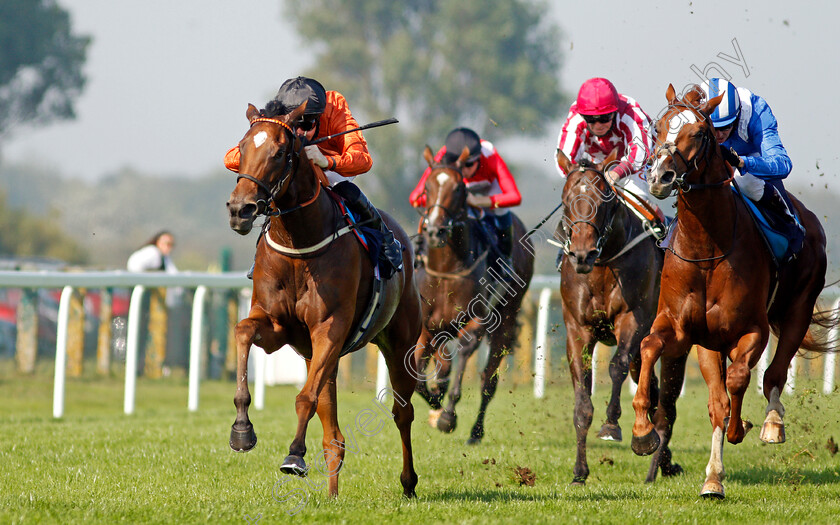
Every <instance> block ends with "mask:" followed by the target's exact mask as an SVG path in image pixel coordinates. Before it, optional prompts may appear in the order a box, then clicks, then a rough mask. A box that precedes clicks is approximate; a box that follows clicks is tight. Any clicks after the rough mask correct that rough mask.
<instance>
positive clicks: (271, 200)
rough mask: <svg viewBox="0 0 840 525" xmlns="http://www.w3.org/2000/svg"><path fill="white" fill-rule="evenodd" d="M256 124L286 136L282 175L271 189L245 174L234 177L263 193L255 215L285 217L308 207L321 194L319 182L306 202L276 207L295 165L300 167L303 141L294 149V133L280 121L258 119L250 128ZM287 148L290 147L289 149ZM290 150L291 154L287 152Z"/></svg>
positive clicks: (286, 187) (264, 118)
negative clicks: (277, 128)
mask: <svg viewBox="0 0 840 525" xmlns="http://www.w3.org/2000/svg"><path fill="white" fill-rule="evenodd" d="M258 122H270V123H272V124H277V125H279V126H280V127H281V128H283V131H284V132H285V134H286V139H287V142H286V144H285V147H284V148H283V155H284V156H285V157H286V161H285V165H284V167H283V173H282V175H281V176H280V180H278V181H277V183H276V184H274V186H273V187H269V186H268V185H267V184H266V183H264V182H263V181H261V180H259V179H257V178H256V177H253V176H251V175H248V174H247V173H239V174H238V176H237V177H236V182H239V180H240V179H247V180H249V181H251V182H253V183H254V184H256V185H257V187H258V188H260V190H262V191H263V192H265V194H266V198H265V199H257V215H266V216H268V217H277V216H280V215H286V214H287V213H291V212H293V211H297V210H299V209H301V208H304V207H306V206H309V205H310V204H312V203H313V202H315V200H316V199H317V198H318V195H320V194H321V184H320V182H319V183H318V184H317V186H316V188H315V195H313V196H312V198H310V199H309V200H307V201H306V202H303V203H300V204H297V205H295V206H292V207H291V208H286V209H280V207H279V206H278V205H277V194H278V193H279V192H280V191H281V190H283V191H285V190H286V189H288V186H289V184H290V183H291V180H292V175H293V174H294V173H295V169H294V168H295V164H297V165H300V154H301V151H303V148H304V146H305V145H306V144H305V142H304V141H303V140H301V141H300V147H298V148H297V149H294V148H293V146H294V142H295V133H294V131H293V130H292V128H291V126H289V125H288V124H286V123H285V122H283V121H282V120H279V119H275V118H269V117H258V118H255V119H253V120H252V121H251V127H253V126H254V124H256V123H258ZM289 146H292V148H290V147H289ZM290 149H291V152H290V151H289V150H290Z"/></svg>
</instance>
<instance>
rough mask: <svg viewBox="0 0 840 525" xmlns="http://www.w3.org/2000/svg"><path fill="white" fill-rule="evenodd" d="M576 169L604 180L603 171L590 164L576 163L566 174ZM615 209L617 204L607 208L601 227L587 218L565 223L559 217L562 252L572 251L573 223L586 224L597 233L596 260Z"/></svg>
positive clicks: (604, 241) (608, 231) (609, 228)
mask: <svg viewBox="0 0 840 525" xmlns="http://www.w3.org/2000/svg"><path fill="white" fill-rule="evenodd" d="M577 171H579V172H581V173H586V172H587V171H592V172H594V173H597V174H598V175H600V176H601V177H602V178H604V180H606V175H605V174H604V172H603V171H601V170H599V169H597V168H594V167H592V166H582V165H578V166H576V167H575V168H574V169H573V170H571V171H570V172H569V173H568V175H567V176H571V175H572V174H573V173H575V172H577ZM582 180H584V179H583V177H581V178H580V179H578V183H580V181H582ZM607 185H608V186H609V188H610V190H611V191H614V190H612V186H610V185H609V184H607ZM613 196H615V194H614V193H613ZM601 200H602V202H604V199H601ZM611 200H615V199H611ZM566 209H569V207H568V206H566ZM617 209H618V207H617V206H612V207H610V208H609V209H608V210H607V217H606V219H604V224H603V226H602V227H599V226H598V225H596V224H595V223H594V222H592V221H589V220H585V219H580V220H576V221H573V222H571V223H570V224H567V223H566V221H565V220H563V219H561V222H563V226H564V227H563V233H564V234H565V236H566V240H565V241H564V242H563V244H562V246H561V248H562V249H563V253H565V254H566V255H571V253H572V252H571V246H572V228H574V227H575V225H577V224H586V225H588V226H591V227H592V229H594V230H595V232H596V233H597V234H598V239H597V240H596V241H595V251H596V252H597V253H598V255H597V256H596V260H597V258H598V257H600V256H601V251H602V250H603V249H604V245H605V244H606V242H607V240H608V239H609V238H610V234H612V228H613V221H614V220H615V216H616V210H617ZM564 219H565V216H564Z"/></svg>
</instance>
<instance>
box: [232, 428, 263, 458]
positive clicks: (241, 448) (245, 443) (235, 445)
mask: <svg viewBox="0 0 840 525" xmlns="http://www.w3.org/2000/svg"><path fill="white" fill-rule="evenodd" d="M255 446H257V434H256V433H255V432H254V425H251V424H249V425H248V426H247V427H246V428H245V430H237V429H236V427H235V425H232V426H231V427H230V448H232V449H233V450H234V451H235V452H248V451H249V450H251V449H252V448H254V447H255Z"/></svg>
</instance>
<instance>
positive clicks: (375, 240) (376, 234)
mask: <svg viewBox="0 0 840 525" xmlns="http://www.w3.org/2000/svg"><path fill="white" fill-rule="evenodd" d="M344 211H345V213H346V217H347V222H348V223H350V224H352V225H353V226H355V234H356V239H358V240H359V243H360V244H361V245H362V246H363V247H364V248H365V251H366V252H367V253H368V256H369V257H370V260H371V262H372V263H373V264H374V266H379V275H385V274H384V273H383V270H385V269H384V268H383V267H382V265H383V264H390V263H388V262H387V261H383V260H381V259H380V257H379V255H380V253H381V252H382V243H383V240H384V235H383V234H382V232H381V231H379V230H377V229H374V228H369V227H367V226H359V225H358V224H359V218H358V217H356V215H355V214H354V213H353V212H352V211H350V208H348V207H347V206H346V205H345V206H344Z"/></svg>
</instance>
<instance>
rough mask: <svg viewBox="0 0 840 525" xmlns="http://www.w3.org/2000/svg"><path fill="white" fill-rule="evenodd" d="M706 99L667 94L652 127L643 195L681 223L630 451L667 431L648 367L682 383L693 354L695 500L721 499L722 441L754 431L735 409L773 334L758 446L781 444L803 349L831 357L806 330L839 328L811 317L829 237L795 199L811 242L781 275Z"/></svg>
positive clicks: (646, 352)
mask: <svg viewBox="0 0 840 525" xmlns="http://www.w3.org/2000/svg"><path fill="white" fill-rule="evenodd" d="M702 96H703V95H702V92H701V91H700V90H699V89H693V90H690V91H689V92H688V93H687V94H686V95H685V96H684V97H683V98H682V99H678V98H677V96H676V92H675V91H674V87H673V86H668V90H667V92H666V98H667V100H668V106H669V107H668V108H667V111H666V112H665V114H664V116H663V117H662V118H661V119H659V121H658V122H657V123H656V136H657V139H658V144H659V145H658V146H657V148H656V151H655V152H654V154H653V157H652V159H651V161H652V167H651V171H650V174H649V176H648V184H649V186H650V190H651V193H652V194H653V195H654V196H656V197H658V198H664V197H666V196H668V195H669V194H671V193H672V192H673V191H676V192H677V194H678V198H677V219H678V220H677V225H676V229H675V231H674V233H673V236H672V239H671V243H670V247H669V250H668V252H667V253H666V255H665V264H664V267H663V270H662V284H661V289H662V291H661V293H660V296H659V306H658V311H657V314H656V319H655V320H654V322H653V327H652V329H651V332H650V335H648V336H647V337H646V338H645V339H644V340H643V341H642V348H641V354H642V370H641V374H640V378H639V388H638V390H637V391H636V396H635V398H634V399H633V408H634V409H635V411H636V420H635V423H634V425H633V442H632V448H633V450H634V452H636V453H637V454H650V453H652V452H654V451H656V449H657V446H658V445H659V442H660V436H661V434H662V433H663V431H664V429H665V428H666V427H667V426H668V425H671V424H672V423H673V422H672V421H666V420H665V418H664V417H661V416H664V415H666V413H670V412H671V411H672V410H673V408H672V407H668V408H667V410H666V411H663V410H662V403H663V401H664V400H663V398H662V396H660V409H658V410H657V411H656V412H655V415H654V418H653V422H652V423H651V421H650V420H649V419H648V411H649V409H650V398H649V395H648V393H649V391H650V384H651V374H652V371H653V366H654V364H655V362H656V361H657V360H658V359H659V358H662V360H663V362H662V366H663V371H662V375H663V379H665V377H667V374H669V373H676V374H678V375H679V377H680V378H681V377H682V374H683V372H682V371H681V369H682V367H684V365H685V359H686V356H687V355H688V353H689V351H690V350H691V347H692V345H695V344H696V345H697V357H698V360H699V363H700V370H701V372H702V374H703V377H704V379H705V380H706V384H707V385H708V387H709V418H710V420H711V424H712V429H713V433H712V447H711V456H710V459H709V463H708V466H707V467H706V480H705V482H704V485H703V489H702V491H701V493H700V494H701V495H702V496H704V497H714V498H723V497H724V490H723V483H722V481H723V477H724V468H723V437H724V434H725V435H726V439H727V440H728V441H729V442H730V443H733V444H735V443H740V442H741V441H742V440H743V439H744V436H745V434H746V433H747V431H748V430H749V429H750V428H751V427H752V425H751V424H750V423H749V422H746V421H742V419H741V409H742V404H743V398H744V394H745V392H746V391H747V387H748V385H749V382H750V370H751V369H752V368H753V367H754V366H755V365H756V363H757V362H758V360H759V358H760V356H761V354H762V352H763V351H764V348H765V346H766V344H767V338H768V335H769V331H770V330H771V329H772V330H773V332H774V333H775V334H777V335H778V341H779V342H778V346H777V347H776V353H775V355H774V357H773V360H772V362H771V364H770V367H769V368H768V370H767V372H766V373H765V375H764V385H763V386H764V396H765V397H766V398H767V402H768V405H767V411H766V418H765V420H764V424H763V427H762V430H761V435H760V438H761V440H762V441H764V442H766V443H782V442H784V440H785V433H784V423H783V420H782V416H783V415H784V407H783V406H782V403H781V401H780V399H779V395H780V393H781V392H782V388H783V386H784V384H785V380H786V378H787V370H788V365H789V364H790V362H791V360H792V359H793V357H794V354H795V353H796V352H797V350H798V349H799V347H800V346H802V347H804V348H807V349H809V350H814V351H828V350H830V347H829V344H828V343H827V342H825V341H823V340H822V338H821V337H818V336H817V335H815V334H818V331H817V330H812V331H810V330H809V327H811V325H812V324H815V323H816V325H819V326H821V327H822V328H827V327H828V326H830V325H831V323H833V322H836V315H832V314H831V313H829V312H818V313H816V314H815V313H814V305H815V303H816V301H817V297H818V296H819V294H820V292H821V291H822V289H823V285H824V283H825V271H826V254H825V233H824V232H823V229H822V226H821V225H820V223H819V220H818V219H817V217H816V216H815V215H814V214H813V213H811V212H810V211H809V210H808V209H806V208H805V206H803V205H802V203H801V202H799V201H798V200H797V199H796V198H794V197H793V196H792V195H791V196H790V198H791V200H792V201H793V203H794V206H795V208H796V211H797V213H798V214H799V216H800V219H801V221H802V224H803V225H804V226H805V229H806V232H807V233H806V237H805V244H804V247H803V249H802V251H801V252H800V253H799V254H798V255H797V257H796V258H795V259H793V260H791V261H789V262H788V263H786V264H785V265H783V266H782V267H781V269H780V271H778V272H777V271H776V269H775V265H774V263H773V260H772V258H771V255H770V252H769V251H768V250H767V249H766V248H765V245H764V243H763V241H762V239H761V237H760V233H759V231H758V230H757V228H756V226H755V225H754V223H753V221H752V220H751V218H750V215H749V214H748V211H747V208H746V205H745V204H744V203H743V202H742V201H741V200H740V198H736V196H735V194H734V192H733V191H732V188H731V187H730V181H732V180H733V178H732V171H731V168H729V167H728V166H727V165H726V164H725V163H724V160H723V158H722V156H721V154H720V151H719V148H718V145H717V143H716V141H715V136H714V133H713V128H712V126H711V123H710V121H709V120H708V116H709V115H710V114H711V113H712V111H714V109H715V107H717V105H718V104H719V103H720V100H721V98H722V96H723V95H721V96H719V97H715V98H712V99H711V100H708V101H703V99H702ZM777 286H778V287H777ZM727 360H728V361H731V364H730V365H729V366H728V367H727V366H726V364H727ZM674 414H676V412H675V411H674ZM669 419H670V418H669Z"/></svg>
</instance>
